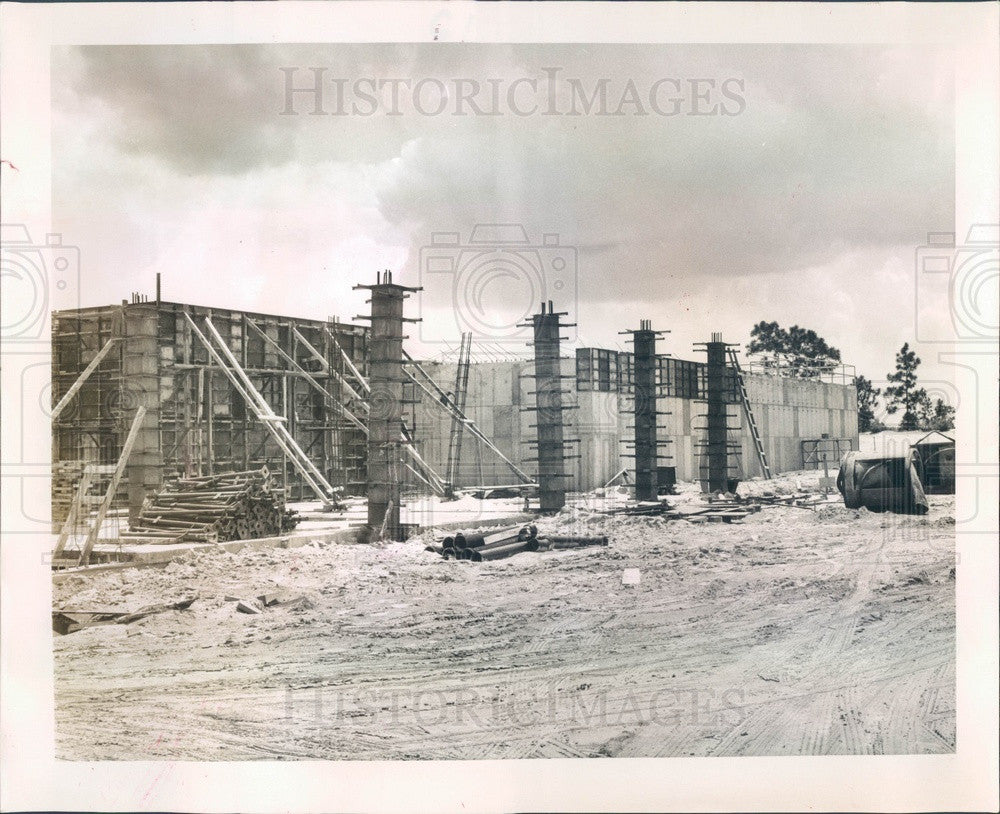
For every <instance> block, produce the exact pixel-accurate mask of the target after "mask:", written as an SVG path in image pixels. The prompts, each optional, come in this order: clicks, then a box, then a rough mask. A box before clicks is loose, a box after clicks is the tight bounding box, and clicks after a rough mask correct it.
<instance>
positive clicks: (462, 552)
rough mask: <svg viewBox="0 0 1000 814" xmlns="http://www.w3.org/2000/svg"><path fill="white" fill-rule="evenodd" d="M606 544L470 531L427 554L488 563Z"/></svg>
mask: <svg viewBox="0 0 1000 814" xmlns="http://www.w3.org/2000/svg"><path fill="white" fill-rule="evenodd" d="M607 544H608V538H607V537H604V536H594V537H580V536H575V535H545V536H542V537H539V536H538V529H537V528H536V527H535V526H510V527H509V528H504V529H495V530H492V531H489V532H480V531H469V532H464V533H463V532H459V533H458V534H455V535H452V536H448V537H445V538H444V539H443V540H441V542H440V544H439V545H431V546H427V548H426V550H427V551H433V552H434V553H435V554H440V555H441V556H442V557H444V558H445V559H446V560H469V561H471V562H488V561H490V560H501V559H504V558H506V557H511V556H513V555H514V554H520V553H521V552H522V551H548V550H550V549H561V548H582V547H584V546H592V545H604V546H606V545H607Z"/></svg>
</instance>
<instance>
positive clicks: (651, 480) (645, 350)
mask: <svg viewBox="0 0 1000 814" xmlns="http://www.w3.org/2000/svg"><path fill="white" fill-rule="evenodd" d="M640 326H641V327H640V328H639V330H638V331H632V340H633V350H634V352H635V356H634V358H635V368H634V371H635V372H634V379H635V381H634V385H635V387H634V389H635V499H636V500H656V491H657V478H656V467H657V461H658V460H659V455H658V448H659V444H658V440H657V432H656V430H657V428H656V414H657V411H656V403H657V399H656V396H657V388H656V332H655V331H653V330H652V327H651V323H650V321H649V320H646V319H644V320H642V321H641V322H640Z"/></svg>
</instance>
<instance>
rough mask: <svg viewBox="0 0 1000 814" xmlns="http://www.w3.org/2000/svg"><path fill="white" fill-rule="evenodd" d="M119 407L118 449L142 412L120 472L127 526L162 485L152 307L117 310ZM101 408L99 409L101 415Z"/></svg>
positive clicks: (157, 350) (157, 346)
mask: <svg viewBox="0 0 1000 814" xmlns="http://www.w3.org/2000/svg"><path fill="white" fill-rule="evenodd" d="M123 311H124V335H125V339H124V343H123V355H122V374H123V376H122V394H121V395H122V397H121V403H120V404H118V405H116V409H114V410H112V413H113V414H114V418H115V422H116V430H117V433H118V437H119V440H120V441H121V442H122V443H124V441H125V436H126V435H128V431H129V428H130V427H131V425H132V419H133V417H134V416H135V411H136V409H138V408H139V407H145V408H146V418H145V419H144V421H143V423H142V428H141V429H140V430H139V434H138V435H137V436H136V440H135V445H134V446H133V447H132V454H131V455H130V456H129V459H128V465H127V466H126V469H125V477H126V478H127V479H128V504H129V506H128V509H129V512H128V513H129V521H130V522H133V523H134V522H135V521H136V520H138V517H139V512H140V511H141V510H142V503H143V500H144V498H145V497H146V495H148V494H149V493H151V492H154V491H156V489H158V488H159V486H160V484H161V482H162V479H163V451H162V449H161V447H160V377H159V372H160V341H159V336H158V318H159V314H158V308H157V306H156V304H155V303H142V304H131V305H126V306H124V307H123ZM103 409H104V405H102V410H103Z"/></svg>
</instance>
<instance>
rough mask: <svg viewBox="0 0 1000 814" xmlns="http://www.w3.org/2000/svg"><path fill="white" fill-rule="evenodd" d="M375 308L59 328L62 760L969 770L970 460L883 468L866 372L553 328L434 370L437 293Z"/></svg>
mask: <svg viewBox="0 0 1000 814" xmlns="http://www.w3.org/2000/svg"><path fill="white" fill-rule="evenodd" d="M356 288H357V289H359V290H361V291H362V292H363V293H364V295H365V301H366V309H367V312H366V313H363V314H360V315H357V316H354V317H352V318H351V319H350V320H349V321H341V320H340V319H339V318H333V317H331V318H330V319H327V320H311V319H300V318H295V317H289V316H280V315H274V314H266V313H250V312H244V311H231V310H225V309H220V308H208V307H203V306H199V305H194V304H186V303H178V302H169V301H166V300H162V299H161V297H160V283H159V280H157V285H156V292H155V294H153V295H143V294H133V295H132V296H131V298H130V299H128V300H123V301H122V302H121V303H120V304H115V305H108V306H103V307H93V308H82V309H77V310H72V311H60V312H56V313H55V314H53V319H52V348H53V351H52V402H53V408H52V534H53V538H54V544H53V553H52V566H53V585H54V588H53V590H54V598H53V602H54V604H53V630H54V635H55V661H56V677H55V681H56V721H57V754H58V756H59V757H60V758H62V759H86V760H92V759H114V758H123V757H126V756H128V757H129V758H130V759H156V758H170V759H197V760H211V759H227V760H232V759H250V758H262V759H274V758H288V759H300V758H329V759H402V758H416V759H438V758H461V759H487V758H530V757H600V756H629V757H659V756H674V755H788V754H814V755H815V754H882V753H886V754H888V753H895V754H912V753H939V752H953V751H954V749H955V717H954V715H955V713H954V709H955V708H954V669H955V662H954V577H955V568H954V564H955V560H954V494H953V493H954V483H953V480H954V473H953V467H954V454H953V443H952V447H951V453H950V454H951V458H949V459H947V460H946V459H945V458H943V457H942V458H940V459H939V457H938V453H937V452H934V453H933V456H934V458H933V461H931V462H930V463H928V461H927V460H925V458H922V457H920V455H918V454H917V453H916V452H914V451H913V450H911V449H910V447H909V445H908V444H907V445H904V449H903V451H902V452H899V453H898V454H897V452H894V451H891V450H890V451H887V450H872V449H864V448H863V445H862V443H861V440H862V439H859V433H858V408H857V396H856V389H855V384H854V372H853V370H852V369H851V368H850V367H849V366H844V365H836V366H833V365H825V366H818V367H817V368H816V369H815V370H807V371H805V372H803V370H802V369H801V367H799V368H798V369H796V370H794V371H793V370H790V369H785V368H783V367H782V366H781V365H780V364H774V363H773V362H772V363H769V364H763V363H762V362H760V361H757V360H754V359H752V358H748V357H747V356H746V354H744V353H743V352H742V350H741V348H740V346H739V345H736V344H731V343H728V342H727V341H725V340H724V338H723V336H722V335H721V334H718V333H712V332H711V331H710V330H709V331H707V332H706V341H705V342H704V343H701V344H698V345H696V346H695V347H688V348H673V347H670V342H669V328H670V326H669V325H656V326H654V325H653V324H652V323H651V322H650V321H649V320H645V319H642V320H637V323H638V324H634V325H629V324H624V323H623V324H622V325H620V326H618V327H619V328H620V331H621V333H622V334H623V346H625V347H626V348H627V349H624V350H623V349H622V348H621V347H619V348H615V349H609V348H598V347H569V346H568V345H567V344H566V342H565V339H564V336H563V334H564V331H565V329H566V328H567V327H568V326H569V325H570V324H571V321H572V318H573V315H572V314H569V313H566V312H564V311H560V310H558V303H553V302H542V303H539V304H538V308H537V311H536V312H535V313H534V314H533V315H532V316H531V317H530V318H529V319H528V320H527V321H526V322H525V323H524V325H523V326H522V327H523V329H524V331H525V332H526V335H527V338H528V340H529V341H528V347H527V350H526V352H525V353H524V354H522V355H517V354H515V353H514V352H505V353H498V352H496V351H494V350H493V349H489V348H486V347H482V346H478V345H477V343H476V342H475V341H474V338H473V336H472V335H471V334H463V335H461V336H456V337H455V342H454V348H453V349H452V350H450V351H449V352H447V353H445V354H442V355H441V356H439V357H436V358H433V359H419V358H415V357H414V356H411V355H410V353H409V352H408V351H407V342H406V339H407V335H406V328H407V324H408V323H410V322H413V321H416V317H417V315H416V314H414V313H412V312H411V309H410V304H409V303H408V300H409V299H410V297H411V296H412V295H413V294H414V293H415V292H416V291H417V290H418V289H416V288H414V287H411V286H407V285H404V284H401V283H399V282H396V281H394V280H393V275H392V272H390V271H382V272H378V273H377V274H376V275H374V277H373V279H370V280H365V281H359V283H358V285H357V286H356ZM675 354H676V355H675ZM948 440H950V439H948ZM942 447H946V443H942ZM924 449H925V451H926V449H930V447H929V446H928V445H927V444H925V447H924ZM934 449H937V448H936V447H935V448H934ZM944 454H947V452H946V453H944ZM925 457H926V455H925ZM897 458H898V459H899V460H902V461H903V464H901V468H900V469H899V472H900V473H901V474H898V473H896V470H895V469H893V466H894V464H892V465H890V464H888V463H886V462H887V461H890V460H892V461H894V460H897ZM948 461H950V463H948ZM842 465H843V466H842ZM949 466H950V467H951V469H950V470H948V471H945V470H947V469H948V467H949ZM876 469H877V470H878V473H880V474H878V475H877V476H874V477H876V481H877V486H878V488H877V489H875V488H872V484H873V483H875V482H876V481H873V480H872V477H873V476H872V473H873V472H875V471H876ZM932 469H933V477H932V478H931V477H929V475H928V473H929V472H931V470H932ZM838 470H840V477H839V478H838ZM845 472H846V473H847V474H846V475H845ZM949 472H950V477H951V487H950V489H949V488H948V486H947V484H946V483H945V485H944V486H943V487H941V488H936V489H932V488H929V487H928V488H927V489H926V494H924V489H923V488H921V479H922V480H923V481H925V482H926V483H925V485H927V484H930V483H931V482H933V483H934V484H938V485H939V484H941V483H944V482H946V481H947V478H948V475H949ZM942 473H943V474H942ZM878 478H882V480H878ZM838 481H839V482H838ZM866 488H867V493H866V491H865V490H866ZM892 490H897V491H899V492H900V496H899V498H898V500H897V499H896V497H894V496H893V495H895V492H893V491H892ZM876 491H877V492H878V495H877V496H875V497H873V496H872V495H874V493H875V492H876ZM904 493H905V494H904ZM887 496H888V497H887ZM879 501H881V502H879Z"/></svg>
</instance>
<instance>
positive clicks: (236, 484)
mask: <svg viewBox="0 0 1000 814" xmlns="http://www.w3.org/2000/svg"><path fill="white" fill-rule="evenodd" d="M297 522H298V516H297V515H296V514H295V512H292V511H288V510H286V509H285V500H284V496H283V493H282V490H280V489H276V488H274V486H273V484H272V481H271V476H270V473H269V472H268V470H267V467H263V468H261V469H251V470H247V471H245V472H227V473H223V474H218V475H209V476H207V477H202V478H178V479H176V480H174V481H172V482H170V483H168V484H167V485H165V486H164V487H163V489H161V490H160V491H159V492H157V493H156V494H155V495H154V496H153V497H151V498H148V499H147V500H146V502H145V504H144V505H143V508H142V512H141V514H140V515H139V519H138V522H137V523H136V524H135V525H134V526H133V527H132V528H131V529H130V530H129V531H128V532H125V533H123V534H122V535H121V536H122V538H123V539H131V540H133V541H139V540H141V541H143V542H164V543H172V542H226V541H229V540H252V539H255V538H258V537H272V536H275V535H277V534H280V533H281V532H283V531H288V530H291V529H293V528H295V524H296V523H297Z"/></svg>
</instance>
